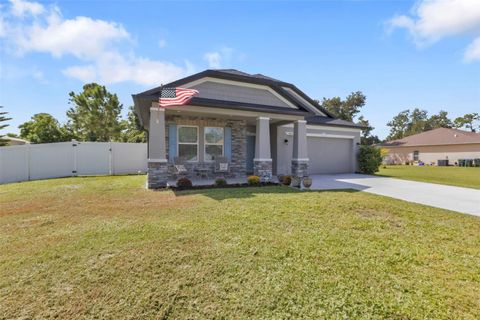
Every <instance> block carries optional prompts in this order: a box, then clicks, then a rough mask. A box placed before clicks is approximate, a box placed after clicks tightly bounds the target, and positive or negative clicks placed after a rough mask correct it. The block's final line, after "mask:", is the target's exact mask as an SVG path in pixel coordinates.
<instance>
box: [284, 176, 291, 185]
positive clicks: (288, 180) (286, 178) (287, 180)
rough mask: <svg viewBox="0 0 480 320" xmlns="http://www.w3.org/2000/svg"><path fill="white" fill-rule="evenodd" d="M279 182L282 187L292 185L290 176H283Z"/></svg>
mask: <svg viewBox="0 0 480 320" xmlns="http://www.w3.org/2000/svg"><path fill="white" fill-rule="evenodd" d="M281 182H282V183H283V184H284V185H286V186H289V185H290V183H292V177H291V176H284V177H283V179H282V181H281Z"/></svg>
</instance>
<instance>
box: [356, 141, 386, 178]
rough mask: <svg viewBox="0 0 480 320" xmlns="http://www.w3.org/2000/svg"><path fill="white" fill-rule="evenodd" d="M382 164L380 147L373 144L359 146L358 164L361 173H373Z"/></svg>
mask: <svg viewBox="0 0 480 320" xmlns="http://www.w3.org/2000/svg"><path fill="white" fill-rule="evenodd" d="M381 164H382V155H381V153H380V149H379V148H377V147H374V146H366V145H362V146H360V154H359V156H358V165H359V168H360V172H361V173H366V174H374V173H375V172H377V171H378V168H379V167H380V165H381Z"/></svg>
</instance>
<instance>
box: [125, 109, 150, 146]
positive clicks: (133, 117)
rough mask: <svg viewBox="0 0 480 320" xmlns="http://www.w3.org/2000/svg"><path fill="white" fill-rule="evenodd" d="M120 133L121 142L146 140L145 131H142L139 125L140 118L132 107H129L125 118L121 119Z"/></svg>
mask: <svg viewBox="0 0 480 320" xmlns="http://www.w3.org/2000/svg"><path fill="white" fill-rule="evenodd" d="M122 126H123V130H122V135H121V139H120V140H121V141H123V142H137V143H138V142H146V141H147V137H146V135H145V131H143V129H142V126H141V125H140V120H139V119H138V116H137V114H136V113H135V112H134V111H133V107H130V111H129V112H128V116H127V119H126V120H123V121H122Z"/></svg>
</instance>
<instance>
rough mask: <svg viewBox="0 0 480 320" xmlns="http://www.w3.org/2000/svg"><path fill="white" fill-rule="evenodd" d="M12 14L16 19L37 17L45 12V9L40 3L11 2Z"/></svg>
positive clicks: (20, 0)
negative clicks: (27, 16) (29, 16)
mask: <svg viewBox="0 0 480 320" xmlns="http://www.w3.org/2000/svg"><path fill="white" fill-rule="evenodd" d="M10 3H11V5H12V6H11V12H12V14H13V15H14V16H16V17H23V16H26V15H32V16H36V15H39V14H42V13H44V12H45V7H44V6H42V5H41V4H40V3H38V2H29V1H23V0H10Z"/></svg>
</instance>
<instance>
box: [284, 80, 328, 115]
mask: <svg viewBox="0 0 480 320" xmlns="http://www.w3.org/2000/svg"><path fill="white" fill-rule="evenodd" d="M282 88H283V90H285V91H288V93H290V94H291V95H293V96H294V97H295V99H297V100H299V101H300V102H301V103H303V104H304V105H305V106H306V107H307V108H308V109H310V111H313V112H314V113H315V114H317V115H322V116H327V115H326V114H324V113H323V112H321V111H320V110H318V109H317V107H315V106H314V105H313V104H311V103H310V102H308V101H307V100H305V99H304V98H302V97H301V96H300V95H299V94H298V93H296V92H295V91H294V90H293V89H291V88H288V87H282Z"/></svg>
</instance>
